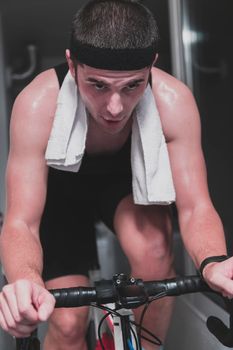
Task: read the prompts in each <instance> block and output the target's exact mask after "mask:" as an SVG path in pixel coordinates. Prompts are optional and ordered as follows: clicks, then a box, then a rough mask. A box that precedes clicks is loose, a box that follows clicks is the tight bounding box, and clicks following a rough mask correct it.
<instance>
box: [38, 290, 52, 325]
mask: <svg viewBox="0 0 233 350" xmlns="http://www.w3.org/2000/svg"><path fill="white" fill-rule="evenodd" d="M54 306H55V298H54V297H53V296H52V295H51V294H50V293H48V292H47V291H45V293H44V294H43V295H41V296H40V298H39V309H38V316H39V320H40V321H47V319H48V318H49V317H50V315H51V314H52V312H53V310H54Z"/></svg>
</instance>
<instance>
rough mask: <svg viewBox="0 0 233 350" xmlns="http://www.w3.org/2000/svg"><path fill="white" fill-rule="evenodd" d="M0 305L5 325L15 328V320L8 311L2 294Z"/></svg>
mask: <svg viewBox="0 0 233 350" xmlns="http://www.w3.org/2000/svg"><path fill="white" fill-rule="evenodd" d="M0 307H1V311H2V315H3V316H4V320H5V322H6V325H7V327H8V328H12V329H13V328H15V326H16V322H15V320H14V318H13V316H12V314H11V312H10V309H9V307H8V305H7V302H6V300H5V298H4V295H3V294H1V295H0Z"/></svg>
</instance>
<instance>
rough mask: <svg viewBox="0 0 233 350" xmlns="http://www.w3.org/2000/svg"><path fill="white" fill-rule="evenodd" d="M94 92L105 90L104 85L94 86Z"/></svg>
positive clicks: (97, 84)
mask: <svg viewBox="0 0 233 350" xmlns="http://www.w3.org/2000/svg"><path fill="white" fill-rule="evenodd" d="M94 86H95V88H96V90H104V89H105V85H104V84H101V83H96V84H95V85H94Z"/></svg>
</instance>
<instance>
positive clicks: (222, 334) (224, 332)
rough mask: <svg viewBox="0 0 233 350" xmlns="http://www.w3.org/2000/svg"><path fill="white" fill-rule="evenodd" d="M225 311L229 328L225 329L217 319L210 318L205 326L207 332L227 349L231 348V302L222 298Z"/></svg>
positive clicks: (232, 323) (232, 321)
mask: <svg viewBox="0 0 233 350" xmlns="http://www.w3.org/2000/svg"><path fill="white" fill-rule="evenodd" d="M224 301H225V303H226V307H227V311H228V313H229V327H227V326H226V325H225V324H224V323H223V322H222V321H221V320H220V319H219V318H217V317H215V316H210V317H208V319H207V322H206V325H207V328H208V330H209V331H210V332H211V333H212V334H213V335H214V336H215V337H216V338H217V339H218V340H219V341H220V343H222V344H223V345H225V346H227V347H228V348H233V301H232V300H229V299H227V298H224Z"/></svg>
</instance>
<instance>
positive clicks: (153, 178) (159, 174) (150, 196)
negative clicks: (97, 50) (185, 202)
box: [45, 72, 175, 205]
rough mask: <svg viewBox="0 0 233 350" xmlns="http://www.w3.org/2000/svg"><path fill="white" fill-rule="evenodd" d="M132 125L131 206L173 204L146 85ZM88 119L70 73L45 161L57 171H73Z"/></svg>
mask: <svg viewBox="0 0 233 350" xmlns="http://www.w3.org/2000/svg"><path fill="white" fill-rule="evenodd" d="M133 118H134V120H133V125H132V145H131V167H132V177H133V180H132V188H133V197H134V202H135V204H144V205H150V204H170V203H172V202H174V201H175V190H174V185H173V180H172V173H171V168H170V162H169V156H168V151H167V145H166V142H165V138H164V135H163V132H162V126H161V122H160V117H159V113H158V110H157V107H156V103H155V99H154V96H153V93H152V91H151V88H150V86H149V85H148V87H147V88H146V90H145V92H144V94H143V96H142V98H141V100H140V102H139V103H138V105H137V107H136V110H135V114H134V117H133ZM87 128H88V119H87V115H86V109H85V105H84V103H83V101H82V99H81V97H80V94H79V92H78V89H77V86H76V84H75V81H74V79H73V77H72V76H71V74H70V72H68V73H67V75H66V77H65V79H64V82H63V84H62V86H61V89H60V92H59V95H58V100H57V109H56V113H55V118H54V123H53V127H52V131H51V135H50V138H49V141H48V145H47V150H46V154H45V158H46V161H47V164H48V165H49V166H51V167H54V168H56V169H60V170H67V171H73V172H77V171H78V170H79V168H80V165H81V162H82V157H83V154H84V152H85V143H86V135H87Z"/></svg>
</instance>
